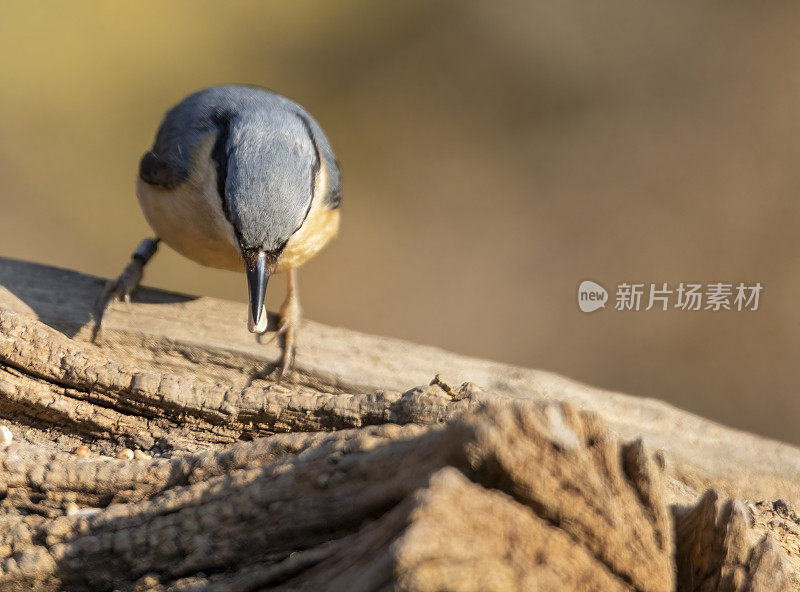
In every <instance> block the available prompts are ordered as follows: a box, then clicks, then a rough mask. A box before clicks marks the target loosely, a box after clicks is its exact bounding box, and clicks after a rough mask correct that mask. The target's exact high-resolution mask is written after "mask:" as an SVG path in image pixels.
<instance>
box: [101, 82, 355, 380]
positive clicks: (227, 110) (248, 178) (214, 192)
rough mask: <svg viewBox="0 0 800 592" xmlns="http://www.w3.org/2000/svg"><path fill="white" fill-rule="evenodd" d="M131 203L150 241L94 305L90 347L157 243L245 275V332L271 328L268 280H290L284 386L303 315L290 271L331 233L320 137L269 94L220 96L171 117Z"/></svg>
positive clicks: (333, 173)
mask: <svg viewBox="0 0 800 592" xmlns="http://www.w3.org/2000/svg"><path fill="white" fill-rule="evenodd" d="M137 194H138V196H139V204H140V205H141V207H142V210H143V211H144V215H145V217H146V218H147V221H148V222H149V223H150V226H151V227H152V228H153V230H154V231H155V234H156V237H155V238H148V239H145V240H143V241H142V242H141V244H140V245H139V247H138V248H137V250H136V251H135V252H134V254H133V256H132V259H131V262H130V263H129V264H128V266H127V267H126V269H125V270H124V271H123V272H122V274H121V275H120V276H119V278H117V279H116V280H114V281H111V282H109V283H108V285H107V286H106V288H105V290H104V291H103V293H102V294H101V295H100V297H99V298H98V303H97V309H96V312H95V317H96V319H97V320H96V323H95V337H96V336H97V332H98V331H99V329H100V327H101V323H102V317H103V312H104V310H105V308H106V306H107V304H108V302H109V301H110V299H111V298H113V297H117V298H121V299H124V300H125V301H130V295H131V293H132V292H133V291H134V290H135V289H136V288H137V287H138V285H139V282H140V281H141V278H142V271H143V268H144V265H145V264H146V263H147V262H148V261H149V260H150V258H151V257H152V256H153V255H154V254H155V252H156V250H157V248H158V243H159V241H164V242H165V243H166V244H168V245H169V246H171V247H172V248H173V249H175V250H176V251H178V252H179V253H181V254H182V255H184V256H186V257H188V258H189V259H192V260H193V261H196V262H198V263H200V264H202V265H206V266H208V267H216V268H219V269H228V270H233V271H244V272H245V274H246V276H247V284H248V288H249V295H250V305H249V307H248V311H249V313H248V316H249V319H248V328H249V330H250V331H251V332H253V333H263V332H265V331H266V329H267V313H266V310H265V308H264V298H265V294H266V288H267V281H268V280H269V277H270V275H272V274H274V273H280V272H282V271H287V272H288V289H287V295H286V300H285V302H284V304H283V306H282V307H281V321H280V325H279V328H278V332H277V333H276V335H277V334H283V335H284V344H283V357H282V360H281V375H283V374H284V373H285V372H286V371H287V370H288V369H289V368H290V367H291V365H292V363H293V361H294V352H295V344H296V335H297V329H298V325H299V322H300V305H299V301H298V295H297V271H296V268H297V267H298V266H300V265H302V264H303V263H304V262H305V261H306V260H308V259H309V258H310V257H312V256H313V255H315V254H316V253H317V252H318V251H319V250H320V249H322V247H324V246H325V244H326V243H327V242H328V241H329V240H330V239H331V238H333V236H334V235H335V234H336V232H337V230H338V228H339V205H340V203H341V184H340V179H339V166H338V163H337V162H336V157H335V156H334V154H333V150H332V149H331V146H330V144H329V142H328V139H327V138H326V137H325V133H324V132H323V131H322V128H320V126H319V125H318V124H317V122H316V121H314V118H313V117H311V115H309V114H308V113H307V112H306V111H305V110H304V109H303V108H302V107H301V106H300V105H298V104H297V103H294V102H292V101H290V100H289V99H287V98H285V97H282V96H280V95H277V94H275V93H272V92H269V91H267V90H262V89H257V88H249V87H241V86H217V87H213V88H209V89H206V90H201V91H199V92H196V93H194V94H192V95H189V96H188V97H187V98H185V99H184V100H183V101H181V102H180V103H179V104H178V105H177V106H175V107H173V108H172V109H170V110H169V111H168V112H167V114H166V115H165V117H164V120H163V121H162V123H161V127H159V129H158V133H157V134H156V139H155V143H154V144H153V148H152V149H151V150H150V151H148V152H147V153H145V155H144V156H143V157H142V160H141V163H140V166H139V178H138V182H137Z"/></svg>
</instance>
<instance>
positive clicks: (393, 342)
mask: <svg viewBox="0 0 800 592" xmlns="http://www.w3.org/2000/svg"><path fill="white" fill-rule="evenodd" d="M103 283H104V281H103V280H100V279H99V278H93V277H90V276H86V275H82V274H79V273H76V272H72V271H67V270H63V269H56V268H52V267H47V266H41V265H36V264H31V263H26V262H20V261H15V260H10V259H3V258H0V309H2V310H6V311H11V312H16V313H18V314H20V315H21V316H22V317H23V318H29V319H30V318H37V319H39V320H41V321H42V322H43V323H45V324H46V325H49V326H50V327H54V328H56V329H57V330H59V331H61V332H62V333H63V334H64V335H65V336H67V337H69V338H71V339H72V340H73V341H72V343H73V344H75V345H76V346H78V345H80V346H82V347H83V350H85V351H98V355H104V356H106V357H109V358H113V359H117V360H124V361H125V362H126V363H127V364H130V365H131V366H133V367H135V368H136V369H137V370H139V371H144V370H148V371H152V372H153V373H154V375H155V376H169V377H170V378H169V379H168V380H173V379H174V377H180V376H187V375H188V376H189V377H190V378H191V380H192V381H194V382H196V383H198V384H199V383H200V382H204V383H208V384H211V385H222V386H221V387H219V388H221V389H227V388H231V387H237V388H239V387H242V386H246V385H252V386H255V387H266V386H270V383H269V382H268V381H265V380H263V379H262V378H259V377H261V376H264V375H265V374H266V373H268V372H270V371H271V370H273V369H274V368H275V364H276V361H277V360H278V358H279V353H280V352H279V349H278V346H277V345H276V344H275V343H271V344H260V343H258V342H257V341H256V340H255V339H254V338H253V336H252V335H250V334H249V333H248V332H247V331H246V329H245V328H244V327H245V321H246V316H247V311H246V307H245V305H244V304H241V303H234V302H226V301H221V300H217V299H213V298H196V297H190V296H182V295H178V294H171V293H166V292H162V291H157V290H149V289H143V290H141V291H140V293H139V294H138V295H137V298H136V299H135V302H134V303H133V304H132V305H131V306H125V305H124V304H122V303H118V304H115V305H113V307H112V310H110V311H109V312H108V314H107V318H106V322H105V330H104V333H103V343H102V348H100V349H99V350H95V348H93V347H91V346H89V345H88V344H87V341H88V339H89V336H90V333H91V326H92V323H91V308H92V304H93V303H94V299H95V298H96V296H97V294H98V292H99V291H100V290H101V288H102V286H103ZM271 322H272V325H273V326H274V323H275V319H274V318H273V319H272V321H271ZM297 368H298V373H297V378H296V380H297V383H298V384H299V385H303V386H307V387H309V388H310V389H311V392H317V393H334V394H335V393H352V394H358V393H371V392H374V391H401V392H402V391H407V390H409V389H411V388H413V387H416V386H419V385H423V384H428V383H429V382H430V381H431V379H432V378H433V377H434V376H435V375H437V374H439V375H441V376H442V379H443V380H444V381H446V382H447V383H449V384H452V385H460V384H462V383H464V382H472V383H475V384H477V385H478V386H479V387H480V388H482V389H484V390H486V391H487V392H491V393H492V394H493V396H498V395H505V396H509V397H514V398H527V399H535V400H559V401H565V402H570V403H572V404H574V405H576V406H578V407H579V408H582V409H588V410H592V411H596V412H597V413H600V414H601V415H602V416H603V418H604V419H605V420H606V421H607V422H608V424H609V425H610V426H611V427H612V428H613V429H614V431H616V432H617V433H618V434H620V435H621V436H622V437H625V438H628V439H636V438H642V439H643V440H644V442H645V443H646V444H647V446H648V447H650V448H651V449H662V450H663V451H664V453H665V456H666V458H667V462H668V466H669V470H670V472H671V474H672V475H673V476H675V477H676V478H678V479H679V480H681V481H683V482H684V483H686V484H687V485H689V486H690V487H692V488H694V489H696V490H702V489H705V488H706V487H715V488H716V489H718V490H719V491H720V492H721V493H723V494H724V495H726V496H741V497H746V498H749V499H756V500H758V499H774V498H785V499H789V500H791V501H793V502H795V503H800V450H798V449H797V448H795V447H794V446H789V445H787V444H783V443H780V442H776V441H773V440H769V439H766V438H761V437H758V436H755V435H752V434H748V433H746V432H741V431H738V430H733V429H730V428H727V427H724V426H721V425H719V424H717V423H714V422H712V421H709V420H706V419H703V418H700V417H698V416H696V415H693V414H691V413H688V412H685V411H682V410H679V409H676V408H675V407H672V406H670V405H668V404H666V403H663V402H661V401H657V400H654V399H645V398H640V397H632V396H628V395H623V394H619V393H614V392H610V391H605V390H602V389H597V388H592V387H589V386H586V385H583V384H580V383H578V382H575V381H572V380H569V379H566V378H563V377H561V376H557V375H555V374H552V373H549V372H544V371H540V370H529V369H524V368H518V367H514V366H509V365H506V364H499V363H495V362H489V361H486V360H479V359H474V358H467V357H464V356H459V355H456V354H452V353H449V352H445V351H442V350H440V349H437V348H433V347H428V346H422V345H415V344H411V343H408V342H405V341H401V340H397V339H390V338H385V337H376V336H370V335H364V334H362V333H357V332H355V331H350V330H347V329H340V328H333V327H326V326H324V325H320V324H318V323H314V322H312V321H305V322H304V323H303V327H302V335H301V346H300V349H299V351H298V357H297ZM155 380H158V379H155ZM253 396H255V395H253ZM259 396H260V395H259ZM342 427H344V426H342Z"/></svg>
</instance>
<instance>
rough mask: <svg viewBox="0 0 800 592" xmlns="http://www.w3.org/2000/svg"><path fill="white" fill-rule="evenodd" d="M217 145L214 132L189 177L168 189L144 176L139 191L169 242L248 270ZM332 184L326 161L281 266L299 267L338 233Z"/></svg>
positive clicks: (205, 260) (214, 262)
mask: <svg viewBox="0 0 800 592" xmlns="http://www.w3.org/2000/svg"><path fill="white" fill-rule="evenodd" d="M213 145H214V138H213V136H209V138H208V139H207V140H206V141H204V142H203V143H202V144H201V145H200V147H199V148H198V150H197V152H196V153H195V156H194V158H195V163H196V166H194V167H192V174H191V176H190V177H189V179H187V180H186V181H185V182H184V183H181V184H180V185H178V186H176V187H172V188H169V189H167V188H163V187H157V186H153V185H150V184H148V183H145V182H144V181H142V179H141V178H139V179H137V185H136V193H137V195H138V197H139V204H140V205H141V207H142V211H143V212H144V215H145V218H147V222H148V223H149V224H150V226H151V227H152V229H153V230H154V231H155V233H156V235H157V236H158V237H159V238H160V239H161V240H162V241H164V242H165V243H166V244H167V245H169V246H170V247H172V248H173V249H175V250H176V251H178V252H179V253H180V254H181V255H183V256H185V257H188V258H189V259H191V260H192V261H196V262H197V263H200V264H201V265H205V266H207V267H215V268H218V269H227V270H230V271H244V263H243V262H242V256H241V252H240V249H239V245H238V242H237V240H236V235H235V233H234V230H233V226H232V225H231V223H230V222H229V221H228V220H227V218H226V217H225V214H224V212H223V211H222V200H221V198H220V196H219V195H218V193H217V173H216V170H215V168H214V166H213V161H212V160H211V149H212V148H213ZM327 185H328V174H327V169H326V167H325V165H324V163H323V164H322V166H321V168H320V171H319V174H318V175H317V181H316V187H315V191H314V199H313V201H312V204H311V209H310V210H309V212H308V216H307V217H306V219H305V222H304V223H303V225H302V226H301V227H300V228H299V229H298V230H297V231H296V232H295V233H294V234H293V235H292V236H291V238H290V239H289V241H288V243H287V244H286V248H285V249H284V251H283V253H282V254H281V256H280V258H279V259H278V263H277V265H276V268H275V270H274V271H275V272H281V271H286V270H287V269H291V268H294V267H299V266H300V265H302V264H303V263H305V262H306V261H307V260H308V259H310V258H311V257H313V256H314V255H315V254H317V253H318V252H319V251H320V250H321V249H322V248H323V247H324V246H325V245H326V244H327V243H328V241H330V239H331V238H333V237H334V236H335V235H336V232H337V231H338V229H339V210H338V209H337V210H330V209H327V208H325V207H324V205H323V201H324V200H323V199H322V196H324V195H325V193H326V191H327V188H328V187H327Z"/></svg>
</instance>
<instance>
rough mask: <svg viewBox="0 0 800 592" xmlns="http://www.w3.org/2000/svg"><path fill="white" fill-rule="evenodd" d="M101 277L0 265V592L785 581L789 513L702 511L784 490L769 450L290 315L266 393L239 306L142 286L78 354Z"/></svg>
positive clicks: (754, 586) (793, 493)
mask: <svg viewBox="0 0 800 592" xmlns="http://www.w3.org/2000/svg"><path fill="white" fill-rule="evenodd" d="M101 287H102V282H101V281H100V280H97V279H95V278H90V277H87V276H82V275H80V274H76V273H74V272H68V271H64V270H55V269H53V268H47V267H43V266H37V265H32V264H27V263H22V262H15V261H9V260H0V418H3V419H5V420H7V423H8V425H9V426H10V427H11V430H12V433H13V436H14V440H13V441H12V443H11V444H10V445H7V446H5V447H3V446H2V445H0V468H2V472H1V473H0V496H1V497H2V501H1V502H0V590H18V589H36V590H45V591H46V590H60V589H69V590H120V591H128V590H131V591H133V590H137V591H145V590H149V591H153V592H156V591H165V590H184V591H186V590H225V591H229V590H262V589H286V590H290V589H291V590H319V589H331V590H352V589H359V590H389V589H406V590H420V591H423V590H476V591H477V590H510V589H536V590H554V591H555V590H567V591H569V590H575V591H577V590H581V591H583V590H598V591H600V590H604V591H605V590H612V591H613V590H620V591H642V592H644V591H652V592H662V591H663V592H666V591H669V590H675V589H676V586H677V587H678V588H677V589H680V590H689V591H697V592H700V591H705V590H709V591H711V590H713V591H717V590H718V591H719V592H722V591H723V590H736V591H739V592H764V591H766V590H776V591H782V590H789V589H791V588H790V587H791V586H792V585H795V588H794V589H800V586H796V584H797V580H794V581H792V580H791V577H792V574H793V573H795V572H794V571H793V570H794V567H796V565H797V558H798V556H800V552H799V551H798V549H797V548H796V537H794V538H792V537H793V536H794V535H792V534H791V533H796V532H800V520H798V519H797V516H796V515H795V514H794V513H793V511H791V510H790V507H791V506H790V504H789V502H783V501H779V502H775V503H774V504H772V503H770V504H769V506H768V507H767V506H766V505H760V506H759V505H756V506H753V505H752V504H751V505H747V504H746V503H745V502H742V501H735V500H733V501H727V502H725V503H724V504H722V506H721V509H718V504H717V497H718V495H719V494H720V493H722V494H723V495H725V496H726V497H727V496H728V495H730V494H734V495H738V496H743V497H746V496H748V495H749V496H751V497H754V496H755V497H757V498H760V497H762V496H763V497H767V498H769V499H775V498H778V497H781V496H782V497H787V498H790V499H791V498H794V499H797V497H800V496H797V494H798V492H800V487H799V486H798V482H800V480H798V481H797V482H795V481H793V479H795V477H796V476H797V474H798V467H799V466H800V451H797V450H796V449H794V448H793V447H790V446H787V445H783V444H779V443H776V442H770V441H767V440H764V439H760V438H758V437H756V436H751V435H747V434H742V433H740V432H736V431H734V430H730V429H727V428H723V427H721V426H718V425H716V424H713V423H711V422H707V421H706V420H703V419H701V418H698V417H696V416H692V415H691V414H688V413H685V412H682V411H679V410H676V409H674V408H672V407H669V406H668V405H665V404H662V403H659V402H656V401H652V400H645V399H637V398H634V397H627V396H624V395H618V394H614V393H608V392H605V391H599V390H595V389H591V388H589V387H586V386H583V385H579V384H577V383H573V382H571V381H568V380H566V379H562V378H560V377H556V376H554V375H550V374H547V373H542V372H538V371H533V370H524V369H520V368H513V367H510V366H505V365H502V364H495V363H491V362H486V361H481V360H472V359H468V358H463V357H460V356H456V355H453V354H448V353H446V352H442V351H440V350H437V349H435V348H428V347H423V346H416V345H412V344H408V343H405V342H401V341H397V340H390V339H384V338H378V337H370V336H366V335H361V334H357V333H354V332H351V331H347V330H343V329H332V328H327V327H323V326H321V325H317V324H315V323H311V322H306V323H305V324H304V327H303V335H302V339H303V341H302V343H301V349H300V352H299V355H298V370H299V371H298V374H297V376H296V380H295V381H294V382H289V383H284V384H280V385H278V384H275V383H273V382H271V381H270V380H269V373H270V370H271V369H274V363H275V361H276V360H277V359H278V357H279V354H280V352H279V350H278V348H277V347H276V346H274V345H261V344H258V343H255V342H254V341H252V338H251V337H250V336H249V335H248V334H247V333H246V331H245V330H243V323H242V322H241V321H242V318H240V317H241V316H243V315H244V314H246V312H245V307H244V305H239V304H235V303H227V302H221V301H216V300H212V299H204V298H199V299H193V298H188V297H183V296H178V295H173V294H166V293H163V292H158V291H153V290H143V291H142V292H141V294H140V300H138V301H136V302H134V304H132V305H131V306H125V305H114V306H113V307H112V310H111V311H109V313H108V315H107V325H106V327H105V330H104V332H103V334H102V340H101V342H100V343H99V344H97V345H96V344H93V343H91V342H90V341H89V339H88V338H89V335H90V333H91V323H90V321H91V319H90V316H89V311H90V310H91V305H92V302H93V300H94V297H95V296H96V294H97V292H98V291H99V290H100V289H101ZM437 376H439V378H436V379H435V380H433V381H431V379H433V378H434V377H437ZM469 379H472V380H475V381H476V382H477V383H478V385H476V384H473V383H471V382H467V380H469ZM430 382H432V384H430V385H428V383H430ZM420 385H421V386H420ZM425 385H428V386H425ZM555 401H563V402H558V403H557V402H555ZM607 425H610V428H609V427H607ZM686 430H692V432H691V433H689V432H687V431H686ZM639 436H643V437H644V441H643V440H642V439H641V438H639ZM78 445H85V446H88V448H89V450H84V451H83V452H84V453H86V452H88V456H79V455H78V454H73V453H71V452H70V451H72V450H73V449H74V448H75V446H78ZM654 445H655V447H658V448H662V449H663V450H661V451H659V452H658V453H657V454H655V455H653V454H651V453H650V452H648V450H653V449H654ZM122 447H127V448H131V449H133V450H135V451H136V454H135V455H134V458H133V459H129V460H119V459H115V458H112V456H114V454H115V453H117V452H118V451H119V450H120V448H122ZM76 452H77V450H76ZM128 454H129V455H133V453H131V452H130V451H128ZM770 454H771V455H772V456H770V457H769V458H766V459H762V455H770ZM760 460H765V462H763V463H760V462H759V461H760ZM759 480H760V481H759ZM709 486H713V487H716V488H717V491H713V490H712V491H710V492H709V493H707V494H706V495H705V496H704V497H702V498H698V496H697V494H696V492H695V489H696V490H698V491H699V490H702V489H706V488H707V487H709ZM693 488H694V489H693ZM778 509H781V512H782V514H781V516H782V517H781V518H780V520H778V519H777V518H775V517H774V516H771V514H770V512H772V513H774V512H777V511H778ZM776 525H777V526H776ZM786 533H789V535H787V534H786ZM793 541H794V543H793ZM793 544H794V546H792V545H793ZM787 557H790V558H791V560H789V561H787Z"/></svg>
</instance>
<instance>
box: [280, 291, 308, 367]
mask: <svg viewBox="0 0 800 592" xmlns="http://www.w3.org/2000/svg"><path fill="white" fill-rule="evenodd" d="M301 318H302V311H301V309H300V301H299V300H298V299H297V297H294V296H289V297H288V298H286V302H284V303H283V306H281V320H280V323H279V324H278V330H277V331H276V332H275V335H274V336H273V339H274V338H275V337H277V336H279V335H281V336H282V337H283V354H282V355H281V369H280V374H278V381H279V382H280V381H281V380H283V378H284V377H286V376H288V373H289V372H290V371H291V370H292V369H293V368H294V362H295V353H296V352H297V333H298V331H299V329H300V319H301Z"/></svg>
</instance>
